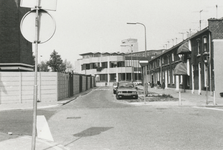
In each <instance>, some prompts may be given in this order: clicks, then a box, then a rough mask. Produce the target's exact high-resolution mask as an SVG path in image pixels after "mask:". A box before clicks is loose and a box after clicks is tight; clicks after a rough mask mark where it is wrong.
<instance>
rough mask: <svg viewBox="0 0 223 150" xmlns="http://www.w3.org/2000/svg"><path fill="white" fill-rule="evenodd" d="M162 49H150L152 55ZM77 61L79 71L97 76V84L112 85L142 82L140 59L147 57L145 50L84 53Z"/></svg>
mask: <svg viewBox="0 0 223 150" xmlns="http://www.w3.org/2000/svg"><path fill="white" fill-rule="evenodd" d="M158 53H161V51H148V52H147V56H148V57H152V56H155V55H157V54H158ZM80 56H82V58H81V59H79V60H77V61H76V63H75V66H76V67H75V68H76V72H77V73H81V74H86V75H92V76H95V77H96V84H97V85H99V86H100V85H105V84H107V85H112V83H113V82H118V81H133V82H141V80H142V74H141V72H142V69H141V66H140V64H139V60H142V59H145V52H142V51H140V52H133V53H99V52H98V53H84V54H80Z"/></svg>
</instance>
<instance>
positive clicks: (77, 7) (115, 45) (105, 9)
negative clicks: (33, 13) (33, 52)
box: [38, 0, 223, 65]
mask: <svg viewBox="0 0 223 150" xmlns="http://www.w3.org/2000/svg"><path fill="white" fill-rule="evenodd" d="M216 5H217V7H216ZM201 10H203V11H202V12H201V13H200V11H201ZM48 12H49V13H50V14H51V15H52V16H53V18H54V19H55V22H56V32H55V34H54V35H53V37H52V38H51V39H50V40H49V41H47V42H46V43H43V44H39V46H38V54H39V61H47V60H49V59H50V54H51V53H52V52H53V50H55V51H56V52H58V54H59V55H60V56H61V58H62V59H63V60H65V59H66V60H67V61H70V62H71V63H72V64H73V65H74V63H75V61H76V60H77V59H79V58H81V57H80V55H79V54H83V53H88V52H119V51H120V50H121V46H120V45H121V41H122V40H124V39H128V38H135V39H137V40H138V49H139V51H144V50H145V49H144V47H145V37H144V33H145V32H144V28H143V26H142V25H128V24H127V22H140V23H143V24H144V25H145V26H146V31H147V32H146V35H147V41H146V42H147V49H148V50H156V49H163V48H165V47H166V46H167V48H170V47H171V46H172V45H173V44H176V43H179V42H181V41H182V39H183V37H184V38H186V33H187V32H189V31H190V30H191V31H192V32H197V31H198V30H199V20H200V19H201V20H202V24H201V28H205V27H207V19H209V18H216V17H217V18H221V17H223V1H222V0H57V9H56V11H48ZM181 33H185V34H184V36H183V34H181ZM168 41H169V42H168ZM166 44H168V45H166ZM40 56H42V57H40Z"/></svg>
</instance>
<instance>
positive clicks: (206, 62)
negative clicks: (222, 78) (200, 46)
mask: <svg viewBox="0 0 223 150" xmlns="http://www.w3.org/2000/svg"><path fill="white" fill-rule="evenodd" d="M203 61H204V64H205V66H206V68H205V73H206V75H205V76H206V105H208V66H209V53H208V52H204V53H203Z"/></svg>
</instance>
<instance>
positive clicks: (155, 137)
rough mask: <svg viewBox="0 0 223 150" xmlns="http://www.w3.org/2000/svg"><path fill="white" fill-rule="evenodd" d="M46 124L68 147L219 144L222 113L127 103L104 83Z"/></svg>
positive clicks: (96, 149) (106, 149) (114, 149)
mask: <svg viewBox="0 0 223 150" xmlns="http://www.w3.org/2000/svg"><path fill="white" fill-rule="evenodd" d="M49 125H50V127H51V132H52V134H53V136H54V139H55V141H56V142H58V143H60V144H63V145H65V146H67V147H68V148H70V149H72V150H73V149H78V150H147V149H151V150H153V149H154V150H174V149H176V150H181V149H182V150H206V149H207V150H209V149H211V150H213V149H216V150H217V149H219V150H220V149H221V150H222V149H223V126H222V125H223V112H221V111H215V110H206V109H197V108H190V107H177V106H174V107H170V106H157V107H154V106H134V105H129V104H128V103H126V102H123V101H117V100H116V99H115V97H114V95H113V94H112V90H111V89H109V88H108V87H102V88H98V89H96V90H93V91H92V92H90V93H89V94H87V95H85V96H82V97H79V98H78V99H76V100H75V101H73V102H71V103H70V104H68V105H65V106H64V107H62V108H61V110H60V111H59V112H58V113H57V114H56V115H54V116H52V117H51V118H50V120H49Z"/></svg>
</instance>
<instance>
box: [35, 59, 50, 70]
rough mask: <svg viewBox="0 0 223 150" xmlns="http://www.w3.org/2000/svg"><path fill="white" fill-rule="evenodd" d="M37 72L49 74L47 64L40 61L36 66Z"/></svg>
mask: <svg viewBox="0 0 223 150" xmlns="http://www.w3.org/2000/svg"><path fill="white" fill-rule="evenodd" d="M38 71H41V72H49V69H48V65H47V62H44V61H41V62H40V64H38Z"/></svg>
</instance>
